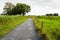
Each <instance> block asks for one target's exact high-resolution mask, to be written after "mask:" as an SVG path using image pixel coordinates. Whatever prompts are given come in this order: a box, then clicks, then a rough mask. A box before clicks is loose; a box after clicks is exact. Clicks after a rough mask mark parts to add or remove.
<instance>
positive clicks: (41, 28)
mask: <svg viewBox="0 0 60 40" xmlns="http://www.w3.org/2000/svg"><path fill="white" fill-rule="evenodd" d="M42 28H43V22H41V31H42Z"/></svg>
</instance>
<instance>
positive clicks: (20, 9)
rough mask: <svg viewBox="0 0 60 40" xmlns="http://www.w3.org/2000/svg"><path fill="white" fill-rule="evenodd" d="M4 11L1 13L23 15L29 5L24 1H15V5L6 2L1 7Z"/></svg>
mask: <svg viewBox="0 0 60 40" xmlns="http://www.w3.org/2000/svg"><path fill="white" fill-rule="evenodd" d="M3 10H4V12H3V13H2V14H1V15H17V14H19V15H23V16H24V15H25V14H26V13H28V12H30V10H31V7H30V6H29V5H27V4H24V3H17V4H16V5H14V4H12V3H10V2H7V3H5V6H4V8H3Z"/></svg>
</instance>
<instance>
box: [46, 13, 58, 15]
mask: <svg viewBox="0 0 60 40" xmlns="http://www.w3.org/2000/svg"><path fill="white" fill-rule="evenodd" d="M46 16H58V13H54V14H52V13H50V14H46Z"/></svg>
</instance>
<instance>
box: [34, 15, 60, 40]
mask: <svg viewBox="0 0 60 40" xmlns="http://www.w3.org/2000/svg"><path fill="white" fill-rule="evenodd" d="M33 19H34V24H35V27H36V29H38V30H41V32H40V33H41V34H45V35H46V38H47V39H46V40H60V16H37V17H35V18H33ZM42 22H43V26H42ZM41 26H42V27H43V28H42V29H41Z"/></svg>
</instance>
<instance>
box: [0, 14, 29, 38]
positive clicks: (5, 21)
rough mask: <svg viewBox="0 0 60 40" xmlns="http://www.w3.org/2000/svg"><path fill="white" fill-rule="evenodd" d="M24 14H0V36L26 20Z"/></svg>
mask: <svg viewBox="0 0 60 40" xmlns="http://www.w3.org/2000/svg"><path fill="white" fill-rule="evenodd" d="M27 19H28V17H26V16H18V15H16V16H0V38H2V37H3V36H4V35H6V34H7V33H9V32H10V31H11V30H13V29H14V28H16V27H17V26H18V25H20V24H21V23H23V22H24V21H26V20H27Z"/></svg>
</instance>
